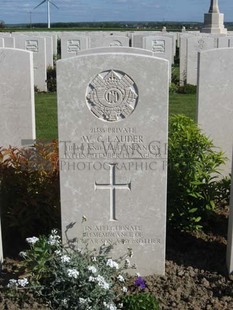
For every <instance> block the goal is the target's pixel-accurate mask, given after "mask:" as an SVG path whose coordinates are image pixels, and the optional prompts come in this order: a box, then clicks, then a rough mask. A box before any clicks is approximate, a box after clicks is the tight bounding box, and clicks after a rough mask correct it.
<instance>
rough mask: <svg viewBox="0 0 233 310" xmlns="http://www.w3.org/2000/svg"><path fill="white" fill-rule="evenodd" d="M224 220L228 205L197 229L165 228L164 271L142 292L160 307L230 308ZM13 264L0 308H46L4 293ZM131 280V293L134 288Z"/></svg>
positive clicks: (10, 267)
mask: <svg viewBox="0 0 233 310" xmlns="http://www.w3.org/2000/svg"><path fill="white" fill-rule="evenodd" d="M227 220H228V208H227V207H226V206H220V207H219V208H218V210H217V212H216V213H215V214H214V215H213V216H210V218H209V219H208V222H207V223H205V225H204V227H205V229H204V230H202V231H200V232H195V233H181V232H178V231H173V230H172V229H170V228H168V232H167V253H166V274H165V276H156V275H151V276H149V277H146V278H145V280H146V285H147V287H146V289H145V291H146V292H151V293H152V294H153V295H155V297H156V298H157V299H158V300H159V302H160V306H161V310H171V309H172V310H201V309H205V310H230V309H233V276H229V275H228V273H227V269H226V262H225V261H226V244H227V241H226V237H227ZM16 265H17V262H16V261H14V260H11V259H6V262H5V264H4V269H3V272H2V273H1V275H0V288H1V292H0V309H2V310H16V309H17V310H18V309H30V310H33V309H43V310H45V309H48V308H46V307H45V306H43V305H40V304H39V303H38V302H35V301H34V300H33V298H31V300H30V301H27V303H25V304H24V305H19V304H17V303H16V302H14V301H12V300H9V298H8V297H7V296H6V295H5V293H4V290H3V288H4V286H5V285H6V283H7V282H8V280H9V278H12V277H15V273H16ZM133 281H134V279H132V280H131V284H130V290H131V291H132V292H133V291H135V290H136V289H135V286H134V285H133ZM71 310H72V309H71ZM148 310H150V309H148Z"/></svg>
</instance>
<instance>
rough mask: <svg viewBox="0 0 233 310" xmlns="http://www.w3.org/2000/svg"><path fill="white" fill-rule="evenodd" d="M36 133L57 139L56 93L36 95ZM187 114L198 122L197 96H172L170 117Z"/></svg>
mask: <svg viewBox="0 0 233 310" xmlns="http://www.w3.org/2000/svg"><path fill="white" fill-rule="evenodd" d="M35 99H36V133H37V139H38V140H49V141H50V140H53V139H57V136H58V133H57V98H56V94H55V93H39V94H36V97H35ZM181 113H182V114H185V115H186V116H188V117H190V118H192V119H194V120H196V95H195V94H170V103H169V115H172V114H181Z"/></svg>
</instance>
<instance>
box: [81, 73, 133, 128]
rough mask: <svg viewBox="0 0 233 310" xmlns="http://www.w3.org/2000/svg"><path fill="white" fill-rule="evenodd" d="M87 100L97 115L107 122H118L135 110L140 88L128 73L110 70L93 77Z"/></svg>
mask: <svg viewBox="0 0 233 310" xmlns="http://www.w3.org/2000/svg"><path fill="white" fill-rule="evenodd" d="M86 100H87V106H88V108H89V110H90V111H91V112H92V114H93V115H94V116H95V117H97V118H99V119H100V120H102V121H106V122H118V121H121V120H124V119H125V118H127V117H128V116H129V115H130V114H131V113H132V112H133V111H134V109H135V107H136V104H137V100H138V90H137V86H136V84H135V82H134V81H133V80H132V79H131V78H130V77H129V76H128V75H127V74H126V73H124V72H120V71H116V70H108V71H104V72H101V73H100V74H98V75H97V76H96V77H94V78H93V80H92V81H91V83H90V84H89V85H88V87H87V95H86Z"/></svg>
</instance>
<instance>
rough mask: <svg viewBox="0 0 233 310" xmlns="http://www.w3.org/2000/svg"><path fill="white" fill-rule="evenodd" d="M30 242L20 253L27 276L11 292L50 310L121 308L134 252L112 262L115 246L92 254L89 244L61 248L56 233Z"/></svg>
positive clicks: (75, 243) (73, 243) (71, 243)
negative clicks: (23, 295)
mask: <svg viewBox="0 0 233 310" xmlns="http://www.w3.org/2000/svg"><path fill="white" fill-rule="evenodd" d="M27 242H28V243H29V245H30V249H29V250H27V251H25V252H21V253H20V255H21V257H23V259H24V260H23V262H22V267H23V270H24V273H23V275H22V277H21V278H20V279H18V280H16V279H11V280H10V281H9V284H8V287H9V289H10V290H11V291H15V292H16V293H18V294H20V292H21V291H23V292H24V294H28V295H30V294H32V295H33V296H34V298H36V299H38V300H41V301H42V302H43V304H45V305H46V306H48V307H50V309H62V310H63V309H74V310H75V309H80V310H82V309H83V310H87V309H91V310H103V309H104V310H107V309H110V310H117V309H120V307H122V304H121V302H120V299H121V297H122V295H124V294H125V293H126V292H127V288H126V286H125V285H126V284H125V283H126V280H127V277H126V275H125V274H124V270H125V268H126V267H127V266H128V265H127V261H128V257H130V256H131V254H132V251H131V249H129V253H128V254H129V255H130V256H128V254H126V255H124V256H122V257H121V258H120V259H119V260H113V259H112V258H111V256H110V251H111V249H112V246H109V245H103V246H101V247H100V248H99V249H98V250H92V251H91V250H89V249H88V245H87V244H85V243H84V246H82V245H83V243H82V242H81V243H80V242H78V241H77V240H75V239H74V240H68V243H67V244H66V245H62V243H61V237H60V236H59V234H58V232H57V230H52V232H51V234H50V235H49V237H45V236H40V237H38V238H37V237H31V238H27ZM21 300H22V298H21ZM24 300H25V298H24ZM124 309H125V308H124ZM151 309H153V308H151Z"/></svg>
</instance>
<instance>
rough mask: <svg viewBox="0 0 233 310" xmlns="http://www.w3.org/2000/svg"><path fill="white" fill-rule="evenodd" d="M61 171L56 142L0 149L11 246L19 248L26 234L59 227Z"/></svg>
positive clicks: (4, 215) (0, 180) (5, 222)
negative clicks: (59, 169) (24, 147)
mask: <svg viewBox="0 0 233 310" xmlns="http://www.w3.org/2000/svg"><path fill="white" fill-rule="evenodd" d="M58 172H59V171H58V147H57V142H52V143H50V144H36V145H35V146H34V147H31V148H28V149H18V148H14V147H10V148H9V149H3V148H1V149H0V194H1V195H0V196H1V210H2V228H3V239H4V241H5V242H4V244H5V246H6V245H8V249H10V250H13V249H15V250H17V252H18V249H17V245H19V246H21V245H20V243H21V242H23V240H25V238H26V236H28V235H31V234H37V235H39V234H43V233H48V232H49V231H50V230H51V229H52V228H53V227H60V202H59V174H58ZM12 243H14V245H15V246H14V247H12V246H11V244H12ZM6 250H7V249H6Z"/></svg>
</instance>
